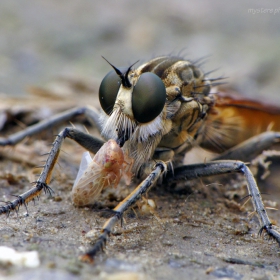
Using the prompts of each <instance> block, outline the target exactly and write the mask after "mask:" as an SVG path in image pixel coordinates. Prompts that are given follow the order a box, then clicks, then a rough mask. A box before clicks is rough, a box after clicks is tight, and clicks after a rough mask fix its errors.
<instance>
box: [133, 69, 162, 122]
mask: <svg viewBox="0 0 280 280" xmlns="http://www.w3.org/2000/svg"><path fill="white" fill-rule="evenodd" d="M165 101H166V89H165V86H164V84H163V82H162V80H161V79H160V78H159V77H158V76H157V75H156V74H154V73H151V72H146V73H143V74H142V75H141V76H140V78H139V80H138V82H137V84H136V85H135V87H134V89H133V92H132V111H133V115H134V118H135V119H136V120H137V121H138V122H140V123H147V122H150V121H152V120H153V119H155V118H156V117H157V116H158V115H159V114H160V113H161V111H162V109H163V107H164V104H165Z"/></svg>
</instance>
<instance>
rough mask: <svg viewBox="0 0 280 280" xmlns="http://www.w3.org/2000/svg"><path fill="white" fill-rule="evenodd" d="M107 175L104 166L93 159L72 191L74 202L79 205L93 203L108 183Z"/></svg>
mask: <svg viewBox="0 0 280 280" xmlns="http://www.w3.org/2000/svg"><path fill="white" fill-rule="evenodd" d="M105 177H106V176H105ZM105 177H104V170H103V168H102V166H101V165H99V164H97V163H96V162H95V161H94V160H93V161H91V162H90V163H89V164H88V166H87V168H86V169H85V170H84V172H83V174H82V175H81V176H80V178H78V177H77V179H76V180H77V182H75V184H74V186H73V189H72V193H71V196H72V201H73V203H74V204H75V205H77V206H85V205H89V204H93V203H94V202H95V201H96V199H97V197H98V196H99V194H100V193H101V191H102V189H103V188H104V187H105V186H106V184H107V180H106V178H105Z"/></svg>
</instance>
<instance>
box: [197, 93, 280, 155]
mask: <svg viewBox="0 0 280 280" xmlns="http://www.w3.org/2000/svg"><path fill="white" fill-rule="evenodd" d="M270 130H272V131H280V107H276V106H273V105H268V104H265V103H261V102H258V101H253V100H249V99H246V98H244V97H242V96H240V95H238V94H236V93H235V92H233V91H230V90H224V91H221V92H219V93H217V94H215V105H214V106H213V107H212V108H211V109H210V110H209V112H208V115H207V119H206V120H205V124H204V127H203V128H202V131H201V134H200V135H199V137H201V138H200V139H201V144H200V146H201V147H203V148H206V149H208V150H211V151H213V152H217V153H221V152H224V151H225V150H227V149H229V148H231V147H234V146H236V145H238V144H240V143H242V142H243V141H245V140H247V139H249V138H250V137H253V136H255V135H258V134H260V133H262V132H265V131H270Z"/></svg>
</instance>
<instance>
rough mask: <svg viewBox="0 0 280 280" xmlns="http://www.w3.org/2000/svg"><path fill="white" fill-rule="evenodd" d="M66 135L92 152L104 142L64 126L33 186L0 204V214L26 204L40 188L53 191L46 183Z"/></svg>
mask: <svg viewBox="0 0 280 280" xmlns="http://www.w3.org/2000/svg"><path fill="white" fill-rule="evenodd" d="M66 137H67V138H70V139H73V140H74V141H76V142H77V143H79V144H80V145H81V146H83V147H84V148H85V149H87V150H88V151H90V152H92V153H96V152H97V151H98V150H99V149H100V148H101V146H102V145H103V144H104V141H102V140H100V139H97V138H95V137H93V136H91V135H89V134H86V133H84V132H81V131H79V130H77V129H75V128H65V129H64V130H63V131H61V132H60V133H59V134H58V135H57V137H56V139H55V141H54V143H53V145H52V149H51V150H50V152H49V155H48V158H47V160H46V162H45V165H44V168H43V170H42V172H41V174H40V176H39V178H38V180H37V181H36V182H35V186H34V187H33V188H32V189H30V190H28V191H27V192H25V193H23V194H21V195H19V196H17V198H16V199H15V200H13V201H10V202H8V203H7V204H6V205H3V206H1V207H0V214H5V213H6V214H7V215H9V213H10V212H11V211H12V210H16V211H17V210H18V208H19V207H20V206H21V205H26V204H27V203H28V202H29V201H31V200H33V199H34V198H35V197H37V196H39V195H40V193H41V192H42V190H44V191H45V193H49V194H51V193H52V192H53V191H52V189H51V188H50V187H49V185H48V184H49V183H50V180H51V175H52V172H53V169H54V166H55V164H56V162H57V159H58V156H59V153H60V149H61V145H62V143H63V141H64V139H65V138H66Z"/></svg>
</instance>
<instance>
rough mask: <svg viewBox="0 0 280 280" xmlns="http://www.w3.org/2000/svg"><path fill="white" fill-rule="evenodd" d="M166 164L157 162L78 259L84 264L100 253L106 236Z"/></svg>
mask: <svg viewBox="0 0 280 280" xmlns="http://www.w3.org/2000/svg"><path fill="white" fill-rule="evenodd" d="M166 168H167V167H166V164H165V163H163V162H158V163H157V164H156V165H155V167H154V170H153V171H152V172H151V173H150V175H149V176H147V178H146V179H145V180H144V181H143V182H142V183H140V184H139V185H138V186H137V187H136V189H135V190H134V191H133V192H132V193H131V194H130V195H128V196H127V197H126V198H125V199H124V200H123V201H122V202H120V203H119V204H118V205H117V206H116V207H115V208H114V210H113V212H114V215H113V216H112V217H111V218H110V219H108V220H107V221H106V223H105V224H104V226H103V228H102V230H101V234H100V236H99V237H98V239H97V241H96V243H95V245H94V246H93V247H92V248H91V249H90V250H89V251H88V252H87V253H85V254H84V255H82V256H81V257H80V258H81V260H83V261H86V262H93V259H94V257H95V255H96V254H97V253H98V252H100V251H102V250H103V248H104V247H105V245H106V241H107V238H108V236H109V235H110V233H111V231H112V229H113V227H114V226H115V224H116V223H117V222H118V221H119V220H121V219H122V217H123V214H124V212H125V211H126V210H127V209H129V208H130V207H131V206H132V205H134V204H135V203H136V202H137V201H139V199H140V198H141V197H142V195H144V194H145V193H147V191H148V190H149V189H150V188H151V187H152V186H153V185H154V184H155V182H156V181H157V180H158V178H159V177H160V176H161V175H162V173H163V172H165V171H166Z"/></svg>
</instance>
